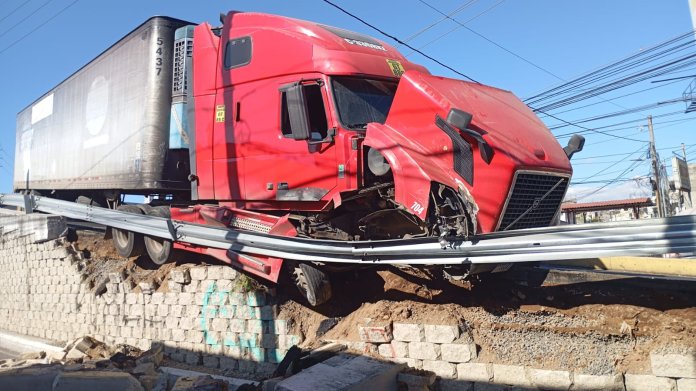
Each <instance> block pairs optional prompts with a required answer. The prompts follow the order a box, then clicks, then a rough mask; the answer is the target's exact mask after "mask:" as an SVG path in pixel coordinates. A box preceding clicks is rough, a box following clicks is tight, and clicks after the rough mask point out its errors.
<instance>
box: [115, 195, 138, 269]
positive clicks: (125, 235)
mask: <svg viewBox="0 0 696 391" xmlns="http://www.w3.org/2000/svg"><path fill="white" fill-rule="evenodd" d="M116 210H118V211H121V212H128V213H133V214H143V212H142V211H141V210H140V208H138V207H137V206H135V205H121V206H119V207H118V208H116ZM111 240H112V241H113V242H114V247H115V248H116V252H118V255H120V256H122V257H124V258H130V257H138V256H140V255H142V254H143V253H144V252H145V245H144V243H143V235H141V234H139V233H136V232H131V231H127V230H124V229H119V228H111Z"/></svg>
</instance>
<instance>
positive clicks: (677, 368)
mask: <svg viewBox="0 0 696 391" xmlns="http://www.w3.org/2000/svg"><path fill="white" fill-rule="evenodd" d="M650 365H651V367H652V373H653V375H655V376H663V377H675V378H689V379H696V349H689V351H687V352H685V353H681V354H677V353H667V354H659V353H655V352H653V353H651V354H650Z"/></svg>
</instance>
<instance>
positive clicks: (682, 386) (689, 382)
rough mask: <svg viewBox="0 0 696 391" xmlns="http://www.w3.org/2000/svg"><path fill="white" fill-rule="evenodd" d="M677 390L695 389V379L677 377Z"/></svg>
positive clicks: (688, 390)
mask: <svg viewBox="0 0 696 391" xmlns="http://www.w3.org/2000/svg"><path fill="white" fill-rule="evenodd" d="M677 390H678V391H696V379H677Z"/></svg>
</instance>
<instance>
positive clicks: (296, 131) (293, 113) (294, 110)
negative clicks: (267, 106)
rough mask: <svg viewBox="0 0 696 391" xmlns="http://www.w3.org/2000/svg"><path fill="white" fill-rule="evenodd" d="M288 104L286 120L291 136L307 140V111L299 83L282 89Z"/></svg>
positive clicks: (308, 136)
mask: <svg viewBox="0 0 696 391" xmlns="http://www.w3.org/2000/svg"><path fill="white" fill-rule="evenodd" d="M283 92H284V93H285V101H286V102H287V105H288V107H287V108H288V120H289V123H290V132H291V137H292V138H293V139H295V140H309V138H310V134H309V111H308V108H307V102H306V98H305V95H304V89H303V88H302V85H301V84H294V85H292V86H289V87H286V88H284V89H283Z"/></svg>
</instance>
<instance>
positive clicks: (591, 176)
mask: <svg viewBox="0 0 696 391" xmlns="http://www.w3.org/2000/svg"><path fill="white" fill-rule="evenodd" d="M643 148H645V147H644V146H642V145H641V146H640V148H638V149H637V150H635V151H633V153H631V154H630V155H628V156H626V157H624V158H623V159H621V160H619V161H618V162H616V163H617V164H618V163H621V162H623V161H625V160H626V159H628V158H629V157H631V156H633V155H635V154H636V153H638V152H640V151H641V150H642V149H643ZM644 161H645V160H638V162H644ZM612 167H613V166H607V167H605V168H603V169H601V170H599V171H597V172H595V173H594V174H592V175H590V176H588V177H586V178H593V177H594V176H595V175H599V174H601V173H603V172H606V171H607V170H609V169H610V168H612ZM576 184H578V185H582V184H583V182H577V183H576Z"/></svg>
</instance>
